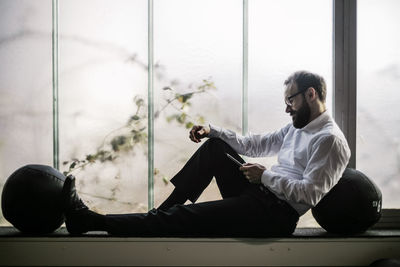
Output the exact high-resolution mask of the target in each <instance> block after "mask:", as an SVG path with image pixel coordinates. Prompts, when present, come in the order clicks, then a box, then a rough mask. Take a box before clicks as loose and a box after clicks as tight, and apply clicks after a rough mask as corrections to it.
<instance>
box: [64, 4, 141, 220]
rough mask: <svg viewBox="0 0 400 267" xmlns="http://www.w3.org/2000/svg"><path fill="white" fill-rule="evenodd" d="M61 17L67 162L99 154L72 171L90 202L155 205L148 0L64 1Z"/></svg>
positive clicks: (116, 207) (111, 209)
mask: <svg viewBox="0 0 400 267" xmlns="http://www.w3.org/2000/svg"><path fill="white" fill-rule="evenodd" d="M59 21H60V22H59V24H60V44H59V46H60V78H59V79H60V93H59V94H60V158H61V167H62V170H63V171H68V169H69V167H70V166H71V164H72V163H71V160H74V159H79V160H86V161H85V162H84V163H82V162H80V164H86V163H87V162H88V161H93V160H95V159H96V157H97V160H95V162H94V163H91V164H87V165H86V166H85V168H78V169H76V170H75V171H73V172H72V173H73V174H75V175H76V177H77V181H78V184H77V186H78V190H79V193H80V195H81V196H82V198H83V199H84V200H85V201H86V202H88V203H89V206H90V207H91V208H93V209H95V210H97V211H99V212H102V213H117V212H142V211H147V190H145V189H146V188H147V155H146V154H147V137H146V136H147V107H146V103H143V105H142V106H140V109H139V113H138V114H136V112H137V110H138V106H137V105H136V102H138V100H139V99H147V67H146V66H147V1H146V0H137V1H121V0H118V1H106V0H103V1H98V0H91V1H79V0H73V1H72V0H69V1H60V17H59ZM139 102H140V101H139ZM135 115H137V117H135ZM128 122H130V123H129V125H128ZM134 131H137V132H134ZM137 141H138V142H137ZM101 151H105V152H103V154H102V152H101ZM88 155H89V156H88ZM110 157H111V158H112V159H113V160H110V159H111V158H110ZM77 166H79V164H78V165H77Z"/></svg>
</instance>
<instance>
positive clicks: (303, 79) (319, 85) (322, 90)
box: [284, 70, 326, 102]
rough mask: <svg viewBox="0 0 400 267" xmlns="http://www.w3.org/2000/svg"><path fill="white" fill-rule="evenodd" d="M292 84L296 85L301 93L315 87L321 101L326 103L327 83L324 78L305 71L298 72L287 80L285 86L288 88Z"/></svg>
mask: <svg viewBox="0 0 400 267" xmlns="http://www.w3.org/2000/svg"><path fill="white" fill-rule="evenodd" d="M291 83H296V85H297V89H298V90H299V92H300V91H303V92H305V90H307V89H308V88H309V87H313V88H314V89H315V91H317V93H318V97H319V99H320V100H321V101H322V102H325V100H326V83H325V80H324V78H323V77H322V76H320V75H318V74H315V73H311V72H309V71H304V70H301V71H296V72H295V73H293V74H292V75H290V76H289V77H288V78H287V79H286V81H285V83H284V84H285V85H286V86H287V85H289V84H291Z"/></svg>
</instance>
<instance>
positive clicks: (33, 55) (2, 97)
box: [0, 1, 53, 224]
mask: <svg viewBox="0 0 400 267" xmlns="http://www.w3.org/2000/svg"><path fill="white" fill-rule="evenodd" d="M35 6H38V5H37V4H36V5H35V4H34V3H33V2H32V1H0V103H1V104H0V125H1V126H0V177H1V178H0V188H1V189H2V187H3V184H4V182H5V179H6V178H7V177H8V176H9V175H10V174H11V173H12V172H13V171H14V170H16V169H17V168H19V167H20V166H23V165H25V164H27V163H28V162H30V163H42V164H46V165H52V161H53V160H52V150H53V145H52V115H53V114H52V82H51V78H52V58H51V55H52V54H51V51H52V41H51V28H52V27H51V9H52V6H51V1H41V2H40V8H37V7H35ZM38 66H40V67H38ZM5 223H6V221H5V220H4V218H3V216H2V215H1V216H0V224H5Z"/></svg>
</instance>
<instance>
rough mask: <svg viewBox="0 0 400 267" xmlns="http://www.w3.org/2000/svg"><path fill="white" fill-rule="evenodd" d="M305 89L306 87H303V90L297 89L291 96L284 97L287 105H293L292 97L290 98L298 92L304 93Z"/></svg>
mask: <svg viewBox="0 0 400 267" xmlns="http://www.w3.org/2000/svg"><path fill="white" fill-rule="evenodd" d="M307 89H308V88H306V89H303V90H300V91H298V92H297V93H295V94H293V95H291V96H288V97H286V98H285V104H286V105H287V106H289V107H291V106H293V99H292V98H293V97H295V96H297V95H299V94H302V93H304V92H305V91H306V90H307Z"/></svg>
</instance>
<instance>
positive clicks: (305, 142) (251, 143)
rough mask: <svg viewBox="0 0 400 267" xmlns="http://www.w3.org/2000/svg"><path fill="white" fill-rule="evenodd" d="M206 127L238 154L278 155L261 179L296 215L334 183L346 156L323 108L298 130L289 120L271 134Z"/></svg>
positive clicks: (338, 133) (343, 143)
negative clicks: (243, 132)
mask: <svg viewBox="0 0 400 267" xmlns="http://www.w3.org/2000/svg"><path fill="white" fill-rule="evenodd" d="M210 129H211V131H210V133H209V137H217V138H220V139H222V140H224V141H225V142H226V143H228V144H229V145H230V146H231V147H232V148H233V149H234V150H235V151H236V152H237V153H238V154H241V155H245V156H248V157H265V156H273V155H276V154H278V163H277V164H276V165H274V166H272V167H271V169H270V170H265V171H264V173H263V174H262V177H261V182H262V184H263V185H264V186H266V187H267V188H269V189H270V191H271V192H273V193H274V194H275V195H276V196H277V197H278V198H280V199H283V200H285V201H287V202H288V203H289V204H290V205H291V206H292V207H293V208H294V209H295V210H296V211H297V212H298V213H299V215H300V216H301V215H303V214H304V213H306V212H307V211H308V210H309V209H310V208H312V207H314V206H315V205H316V204H317V203H318V202H319V201H320V200H321V199H322V197H323V196H325V194H326V193H328V191H329V190H330V189H331V188H332V187H333V186H334V185H335V184H336V183H337V182H338V180H339V178H340V177H341V175H342V174H343V171H344V169H345V168H346V166H347V164H348V162H349V159H350V149H349V146H348V144H347V141H346V138H345V137H344V135H343V133H342V131H341V130H340V129H339V127H338V125H337V124H336V123H335V121H334V120H333V118H332V117H331V116H330V115H329V114H328V113H327V112H326V111H325V112H324V113H322V114H321V115H320V116H319V117H317V118H316V119H314V120H313V121H311V122H310V123H308V124H307V125H306V126H305V127H303V128H302V129H297V128H295V127H294V126H293V124H292V123H290V124H288V125H287V126H286V127H284V128H282V129H280V130H278V131H275V132H272V133H267V134H252V133H249V134H248V135H246V136H241V135H238V134H236V133H235V132H233V131H230V130H227V129H222V128H220V127H217V126H214V125H211V124H210Z"/></svg>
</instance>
